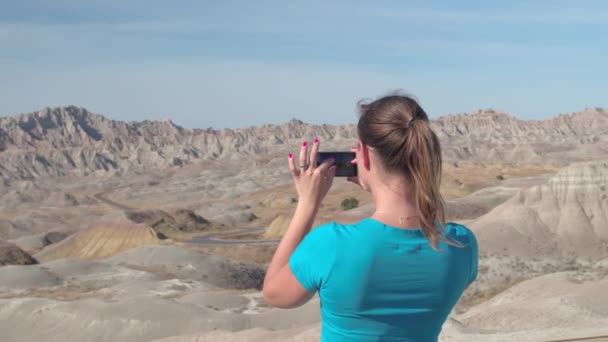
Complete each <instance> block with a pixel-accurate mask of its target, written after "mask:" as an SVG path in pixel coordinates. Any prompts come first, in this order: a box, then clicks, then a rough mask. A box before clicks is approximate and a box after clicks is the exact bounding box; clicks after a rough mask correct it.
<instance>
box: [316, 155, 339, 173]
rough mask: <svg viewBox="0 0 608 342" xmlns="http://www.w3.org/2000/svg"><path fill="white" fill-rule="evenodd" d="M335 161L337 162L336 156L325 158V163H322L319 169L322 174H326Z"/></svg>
mask: <svg viewBox="0 0 608 342" xmlns="http://www.w3.org/2000/svg"><path fill="white" fill-rule="evenodd" d="M334 162H335V160H334V158H329V159H325V160H324V161H323V163H321V165H319V167H318V168H317V170H318V171H319V173H320V174H322V175H326V174H327V170H328V169H329V167H330V166H332V165H333V164H334Z"/></svg>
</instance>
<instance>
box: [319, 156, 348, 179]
mask: <svg viewBox="0 0 608 342" xmlns="http://www.w3.org/2000/svg"><path fill="white" fill-rule="evenodd" d="M356 156H357V155H356V154H355V152H319V154H318V157H317V165H320V164H321V163H323V162H324V161H325V160H327V159H330V158H333V159H334V163H333V164H332V165H336V177H357V164H356V163H355V164H351V163H350V162H351V160H353V159H355V157H356Z"/></svg>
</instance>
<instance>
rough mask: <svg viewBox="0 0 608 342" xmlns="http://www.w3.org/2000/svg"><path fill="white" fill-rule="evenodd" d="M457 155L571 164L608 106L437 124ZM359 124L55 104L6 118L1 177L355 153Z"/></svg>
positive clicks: (450, 155)
mask: <svg viewBox="0 0 608 342" xmlns="http://www.w3.org/2000/svg"><path fill="white" fill-rule="evenodd" d="M433 127H434V128H435V130H436V131H437V133H438V135H439V136H440V139H441V141H442V142H443V146H444V154H445V157H446V159H447V160H458V161H463V160H470V161H477V162H514V163H522V162H525V163H527V162H538V161H543V160H544V161H551V162H554V163H560V164H563V163H566V162H568V161H572V160H584V159H585V158H588V157H589V156H593V155H599V154H601V153H608V151H606V142H607V141H608V111H605V110H603V109H601V108H597V109H586V110H585V111H582V112H579V113H573V114H568V115H560V116H558V117H555V118H552V119H548V120H543V121H523V120H519V119H516V118H515V117H513V116H511V115H509V114H505V113H497V112H494V111H493V110H487V111H479V112H477V113H474V114H456V115H448V116H445V117H441V118H439V119H437V120H434V121H433ZM355 136H356V128H355V126H354V125H344V126H330V125H309V124H305V123H303V122H301V121H299V120H291V121H289V122H288V123H286V124H282V125H264V126H261V127H248V128H241V129H223V130H214V129H204V130H203V129H185V128H183V127H180V126H178V125H176V124H174V123H173V122H171V121H142V122H129V123H127V122H122V121H115V120H109V119H107V118H105V117H104V116H102V115H98V114H93V113H90V112H89V111H87V110H86V109H84V108H79V107H74V106H70V107H59V108H45V109H43V110H40V111H38V112H34V113H31V114H22V115H18V116H14V117H6V118H0V176H1V178H2V179H3V182H4V183H7V182H10V180H14V179H33V178H36V177H39V176H46V175H49V176H63V175H72V174H75V175H85V174H90V173H95V172H100V173H106V172H119V171H120V172H125V171H129V170H142V169H148V170H149V169H161V168H165V167H169V166H182V165H184V164H188V163H192V162H195V161H198V160H206V159H218V158H239V157H241V158H242V156H243V155H254V154H264V155H268V154H271V153H272V152H277V151H280V152H282V151H283V150H284V149H286V148H288V147H292V146H297V144H298V143H299V142H300V141H301V140H303V139H311V138H313V137H318V138H320V139H321V140H322V141H324V143H325V145H324V146H325V147H326V148H339V149H347V148H348V147H349V146H351V145H352V141H353V139H354V138H355Z"/></svg>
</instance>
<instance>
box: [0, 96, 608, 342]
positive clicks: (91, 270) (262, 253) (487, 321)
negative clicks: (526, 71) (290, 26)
mask: <svg viewBox="0 0 608 342" xmlns="http://www.w3.org/2000/svg"><path fill="white" fill-rule="evenodd" d="M432 125H433V128H434V129H435V130H436V132H437V133H438V135H439V136H440V140H441V142H442V147H443V154H444V173H443V182H442V191H443V194H444V196H445V197H446V200H447V204H448V219H449V220H451V221H456V222H460V223H463V224H465V225H467V226H469V227H471V228H472V229H473V230H474V232H475V233H476V235H477V237H478V240H479V248H480V254H481V255H480V262H479V277H478V279H477V281H476V282H475V283H473V285H472V286H471V287H469V289H468V290H467V291H466V292H465V294H464V296H463V297H462V299H461V301H460V302H459V303H458V305H457V306H456V308H455V309H454V311H453V312H452V314H451V316H450V319H449V321H448V322H446V324H445V326H444V329H443V331H442V334H441V337H440V339H441V341H553V340H558V339H563V338H575V337H580V336H600V335H608V296H606V295H605V293H607V292H608V111H606V110H604V109H601V108H588V109H585V110H583V111H580V112H577V113H571V114H561V115H558V116H555V117H554V118H551V119H547V120H542V121H524V120H520V119H517V118H516V117H514V116H512V115H509V114H506V113H499V112H496V111H494V110H480V111H478V112H475V113H470V114H452V115H448V116H444V117H441V118H438V119H436V120H433V122H432ZM314 138H319V139H320V140H321V144H322V149H324V150H348V149H349V147H350V146H351V145H353V144H354V142H355V138H356V130H355V126H354V125H345V126H331V125H310V124H307V123H304V122H302V121H299V120H296V119H292V120H290V121H288V122H287V123H284V124H280V125H264V126H260V127H248V128H241V129H223V130H214V129H205V130H202V129H186V128H182V127H179V126H177V125H175V124H174V123H172V122H170V121H143V122H121V121H114V120H110V119H107V118H106V117H104V116H102V115H99V114H94V113H90V112H88V111H87V110H86V109H83V108H79V107H74V106H70V107H60V108H45V109H43V110H41V111H38V112H35V113H30V114H21V115H16V116H12V117H5V118H0V177H1V178H2V179H1V181H0V330H1V331H2V338H1V340H2V341H39V340H44V341H46V342H53V341H164V342H171V341H172V342H178V341H184V342H194V341H316V340H318V338H319V332H320V323H319V301H318V298H314V299H313V300H311V301H310V302H309V303H307V304H305V305H304V306H302V307H300V308H297V309H293V310H280V309H273V308H270V307H268V306H267V305H265V304H264V302H263V300H262V298H261V293H260V289H261V284H262V280H263V277H264V271H265V267H266V264H267V263H268V262H269V260H270V258H271V257H272V254H273V252H274V249H275V248H276V242H277V240H278V239H280V238H281V235H282V234H283V233H284V231H285V229H286V227H287V225H288V223H289V219H290V215H291V213H292V212H293V210H294V208H295V206H296V204H297V198H296V194H295V189H294V188H293V185H292V180H291V178H290V175H289V171H288V168H287V163H286V156H287V154H288V153H289V152H293V151H295V150H296V149H297V148H298V146H299V144H300V143H301V142H302V141H304V140H308V141H312V139H314ZM347 198H355V199H357V200H358V202H359V204H358V206H357V207H356V208H353V209H350V210H344V209H343V207H342V205H341V203H342V201H343V200H344V199H347ZM372 210H373V208H372V205H371V202H370V197H369V195H368V194H367V193H365V192H363V191H362V190H360V189H358V188H357V187H355V186H354V185H352V184H351V183H348V182H346V181H345V180H344V179H337V180H336V181H335V182H334V186H333V188H332V190H331V191H330V193H329V194H328V196H327V198H326V200H325V202H324V204H323V207H322V208H321V211H320V213H319V216H318V218H317V222H316V223H323V222H328V221H340V222H356V221H358V220H360V219H361V218H363V217H365V216H366V215H368V214H370V213H371V212H372Z"/></svg>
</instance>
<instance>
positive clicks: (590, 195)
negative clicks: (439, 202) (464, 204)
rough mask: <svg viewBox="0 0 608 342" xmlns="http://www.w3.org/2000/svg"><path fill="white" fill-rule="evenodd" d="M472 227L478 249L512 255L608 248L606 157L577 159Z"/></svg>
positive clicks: (592, 253)
mask: <svg viewBox="0 0 608 342" xmlns="http://www.w3.org/2000/svg"><path fill="white" fill-rule="evenodd" d="M471 227H472V228H473V230H474V231H475V233H476V234H477V237H478V240H479V245H480V246H481V249H482V252H486V253H498V254H508V255H512V256H523V257H530V256H583V257H598V256H605V255H606V254H607V253H608V161H594V162H585V163H576V164H573V165H570V166H568V167H566V168H564V169H563V170H561V171H560V172H559V173H558V174H557V175H555V176H554V177H552V178H551V179H550V180H549V181H548V182H547V183H545V184H542V185H537V186H534V187H532V188H530V189H528V190H524V191H520V192H518V193H517V194H516V195H514V196H513V197H512V198H510V199H509V200H507V201H506V202H505V203H503V204H501V205H499V206H498V207H496V208H495V209H493V210H492V211H490V212H489V213H487V214H486V215H484V216H482V217H481V218H480V219H478V220H476V221H475V222H474V223H473V224H472V225H471Z"/></svg>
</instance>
